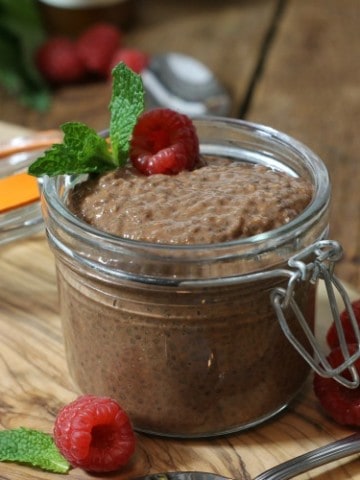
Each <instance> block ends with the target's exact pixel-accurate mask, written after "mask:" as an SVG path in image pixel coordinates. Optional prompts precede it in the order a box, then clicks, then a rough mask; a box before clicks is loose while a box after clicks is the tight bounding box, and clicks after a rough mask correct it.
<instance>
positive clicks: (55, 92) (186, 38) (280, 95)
mask: <svg viewBox="0 0 360 480" xmlns="http://www.w3.org/2000/svg"><path fill="white" fill-rule="evenodd" d="M100 22H107V23H111V24H112V25H113V26H114V27H115V28H116V29H118V31H119V32H120V33H119V35H120V40H119V43H118V45H117V46H118V50H119V49H120V50H124V49H127V50H129V49H130V50H132V51H133V50H135V51H136V52H137V55H138V57H136V59H137V62H138V63H137V64H136V65H137V66H138V67H139V68H140V70H141V69H142V68H146V65H147V62H149V61H151V59H152V58H153V57H154V56H156V55H159V54H162V53H166V52H178V53H181V54H185V55H191V56H192V57H193V58H195V59H197V60H199V61H200V62H202V64H203V65H205V66H206V67H207V68H208V69H209V70H211V71H212V72H213V73H214V75H215V76H216V78H217V79H218V81H219V82H220V84H221V85H222V86H223V87H224V88H225V89H226V91H227V92H228V94H229V96H230V98H231V104H230V108H229V112H228V115H230V116H234V117H238V118H244V119H247V120H250V121H255V122H259V123H264V124H267V125H271V126H272V127H274V128H277V129H279V130H282V131H284V132H286V133H288V134H290V135H292V136H294V137H296V138H297V139H299V140H301V141H302V142H304V143H305V144H307V145H308V146H309V147H310V148H312V149H313V150H314V151H315V152H317V153H318V155H319V156H320V157H322V159H323V160H324V162H325V163H326V165H327V167H328V169H329V172H330V175H331V178H332V182H333V202H332V204H333V206H332V213H331V215H332V218H331V232H330V233H331V237H332V238H335V239H337V240H339V241H340V242H341V243H342V245H343V247H344V250H345V256H344V260H343V261H342V262H341V265H340V266H339V269H338V274H339V275H340V276H341V277H342V278H343V279H345V280H346V281H348V282H349V283H351V284H352V285H354V286H355V287H357V288H358V289H360V215H359V212H360V194H359V188H358V185H359V181H360V162H359V159H358V156H359V154H358V152H359V151H360V140H359V135H358V122H359V118H360V63H359V48H360V29H359V24H360V2H359V1H358V0H341V1H339V0H301V2H300V1H296V0H191V1H189V0H184V1H181V2H180V1H178V0H122V1H119V0H118V1H115V0H107V1H106V0H104V1H102V2H101V1H100V0H93V1H89V0H88V1H86V0H73V1H71V0H63V1H56V0H41V1H40V0H39V1H38V0H17V1H16V2H14V1H13V0H0V120H1V121H2V122H7V123H12V124H16V125H21V126H23V127H26V128H30V129H34V130H44V129H49V128H58V126H59V125H60V124H61V123H63V122H65V121H68V120H77V121H83V122H85V123H87V124H88V125H90V126H92V127H93V128H95V129H98V130H100V129H103V128H104V127H106V126H107V125H108V121H109V115H108V103H109V99H110V92H111V81H110V80H109V77H108V76H107V75H106V74H99V73H98V72H95V71H92V72H90V71H89V68H88V69H87V70H86V72H85V73H84V71H80V73H79V72H77V75H78V77H77V76H76V75H74V77H75V79H71V75H72V74H74V72H75V73H76V68H75V67H73V70H71V69H69V72H70V73H69V72H68V77H67V78H66V79H65V81H64V79H62V80H61V81H60V79H59V81H55V80H54V79H52V80H51V81H49V78H48V77H47V76H46V74H45V73H44V72H46V68H45V67H44V65H45V66H46V65H48V64H47V63H46V62H43V63H42V64H41V62H40V64H39V63H37V61H36V58H37V55H39V53H38V52H39V49H41V48H44V44H46V42H49V41H51V40H53V38H54V37H58V36H61V37H66V39H67V41H68V42H69V41H70V42H74V43H72V45H74V44H75V43H77V42H79V38H81V37H82V36H83V35H84V32H85V31H86V30H87V29H88V28H90V27H91V26H94V25H96V24H98V23H100ZM103 37H104V38H105V35H104V36H103ZM98 43H99V44H101V43H102V42H101V41H99V42H98ZM90 44H91V42H90ZM104 44H106V42H104ZM86 45H87V44H86V42H85V47H84V51H85V53H83V55H85V57H86V56H87V60H89V59H90V60H91V58H92V57H95V50H96V49H95V48H94V47H91V48H86ZM73 50H77V48H75V47H73ZM89 51H90V55H89ZM86 52H87V53H86ZM91 52H93V55H92V54H91ZM117 53H118V52H117ZM122 54H124V52H122ZM139 54H140V56H139ZM141 55H143V56H141ZM44 57H45V58H47V61H48V62H49V63H50V64H52V62H51V59H52V58H53V57H52V56H51V55H50V61H49V58H48V57H46V55H44ZM128 58H132V61H134V57H131V56H130V57H128ZM139 59H140V60H139ZM53 64H55V66H56V65H59V64H60V61H59V60H58V61H55V62H53ZM69 64H71V65H74V64H72V63H71V61H69ZM76 65H77V64H76V63H75V66H76ZM77 67H78V65H77ZM60 71H61V72H63V73H64V72H65V67H63V68H61V69H60ZM55 72H56V68H55ZM191 73H192V72H191V71H190V72H187V74H188V75H190V76H191Z"/></svg>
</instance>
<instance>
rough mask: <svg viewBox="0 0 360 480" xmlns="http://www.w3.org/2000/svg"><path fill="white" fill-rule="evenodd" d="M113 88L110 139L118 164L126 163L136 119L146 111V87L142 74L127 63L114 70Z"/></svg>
mask: <svg viewBox="0 0 360 480" xmlns="http://www.w3.org/2000/svg"><path fill="white" fill-rule="evenodd" d="M113 78H114V80H113V90H112V97H111V102H110V113H111V118H110V141H111V145H112V149H113V157H114V158H115V161H116V163H117V165H120V166H122V165H124V164H125V163H126V160H127V158H128V154H129V145H130V139H131V134H132V131H133V129H134V127H135V124H136V121H137V119H138V117H139V115H141V113H142V112H143V111H144V108H145V100H144V88H143V84H142V80H141V77H140V75H136V74H135V73H134V72H132V70H130V69H129V68H127V67H126V66H125V64H123V63H120V64H119V65H117V66H116V67H115V69H114V70H113Z"/></svg>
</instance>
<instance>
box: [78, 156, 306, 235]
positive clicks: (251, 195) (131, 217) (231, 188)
mask: <svg viewBox="0 0 360 480" xmlns="http://www.w3.org/2000/svg"><path fill="white" fill-rule="evenodd" d="M311 197H312V186H311V185H310V184H309V183H308V182H306V181H304V180H303V179H298V178H295V177H292V176H290V175H288V174H286V173H281V172H278V171H274V170H271V169H269V168H267V167H265V166H261V165H254V164H249V163H245V162H238V161H231V160H227V159H220V158H210V159H208V160H207V162H206V163H205V165H203V166H202V167H200V168H197V169H196V170H193V171H187V170H185V171H182V172H180V173H178V174H177V175H161V174H160V175H159V174H158V175H151V176H149V177H147V176H144V175H142V174H140V173H138V172H137V171H136V170H135V169H134V168H133V167H131V166H128V167H126V168H119V169H117V170H115V171H112V172H110V173H107V174H105V175H101V176H97V177H95V178H93V179H90V180H88V181H87V182H85V183H81V184H79V185H78V186H77V187H75V189H74V191H73V193H72V195H71V196H70V198H69V207H70V209H71V210H72V211H73V213H74V214H75V215H77V216H78V217H80V218H81V219H82V220H84V221H85V222H87V223H89V224H90V225H93V226H94V227H96V228H98V229H99V230H103V231H105V232H107V233H111V234H114V235H117V236H120V237H123V238H128V239H132V240H141V241H145V242H151V243H165V244H186V245H193V244H199V243H221V242H227V241H231V240H235V239H239V238H246V237H251V236H253V235H257V234H259V233H263V232H266V231H269V230H273V229H275V228H278V227H280V226H281V225H283V224H286V223H288V222H290V221H291V220H292V219H293V218H295V217H296V216H297V215H299V213H300V212H301V211H302V210H304V208H305V207H306V205H307V204H308V203H309V202H310V200H311Z"/></svg>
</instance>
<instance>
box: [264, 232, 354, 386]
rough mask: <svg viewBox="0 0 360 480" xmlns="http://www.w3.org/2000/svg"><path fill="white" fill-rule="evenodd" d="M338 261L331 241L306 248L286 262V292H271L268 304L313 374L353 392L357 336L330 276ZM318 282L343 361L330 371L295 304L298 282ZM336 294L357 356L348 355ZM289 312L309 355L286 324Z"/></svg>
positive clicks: (335, 244)
mask: <svg viewBox="0 0 360 480" xmlns="http://www.w3.org/2000/svg"><path fill="white" fill-rule="evenodd" d="M341 257H342V247H341V246H340V244H339V243H338V242H336V241H333V240H321V241H319V242H316V243H314V244H313V245H310V246H309V247H307V248H305V249H304V250H302V251H301V252H300V253H299V254H297V255H294V256H293V257H291V258H290V259H289V261H288V266H289V267H290V268H291V269H292V270H290V272H289V274H290V276H289V282H288V285H287V287H286V288H275V289H274V290H273V291H272V292H271V302H272V305H273V307H274V309H275V312H276V314H277V317H278V320H279V323H280V326H281V328H282V330H283V332H284V334H285V336H286V337H287V339H288V340H289V342H290V343H291V344H292V345H293V347H294V348H295V349H296V350H297V351H298V352H299V353H300V355H302V357H303V358H304V359H305V360H306V361H307V362H308V364H309V365H310V366H311V367H312V368H313V370H314V371H315V372H317V373H318V374H319V375H321V376H324V377H331V378H334V379H335V380H336V381H338V382H339V383H340V384H341V385H344V386H346V387H349V388H356V387H358V386H359V384H360V379H359V374H358V372H357V370H356V368H355V366H354V362H355V361H356V360H357V359H358V358H359V357H360V332H359V327H358V324H357V321H356V318H355V315H354V312H353V309H352V306H351V301H350V299H349V296H348V294H347V292H346V290H345V288H344V287H343V286H342V284H341V283H340V281H339V280H338V279H337V278H336V276H335V275H334V273H333V271H334V265H335V263H336V262H337V261H338V260H339V259H340V258H341ZM318 280H322V281H324V284H325V287H326V292H327V296H328V299H329V305H330V311H331V316H332V318H333V320H334V323H335V325H336V330H337V333H338V337H339V343H340V348H341V351H342V354H343V357H344V361H343V363H342V364H341V365H339V366H338V367H336V368H333V367H332V366H331V365H330V363H329V362H328V360H327V358H326V356H327V355H326V353H325V352H323V351H322V347H321V345H320V343H319V342H318V340H317V339H316V337H315V335H314V333H313V332H312V330H311V328H310V326H309V324H308V322H307V321H306V320H305V318H304V315H303V314H302V312H301V310H300V308H299V306H298V304H297V302H296V300H295V290H296V285H297V284H299V282H311V283H314V284H316V283H317V282H318ZM336 291H337V292H338V293H339V294H340V296H341V298H342V301H343V304H344V308H345V309H346V310H347V312H348V314H349V318H350V324H351V327H352V329H353V331H354V335H355V338H356V343H357V345H358V348H357V350H356V352H355V353H353V354H352V355H350V353H349V348H348V345H347V343H346V340H345V334H344V330H343V328H342V325H341V321H340V313H339V308H338V305H337V300H336V295H335V292H336ZM289 308H290V309H291V310H292V311H293V313H294V315H295V318H296V319H297V321H298V322H299V324H300V326H301V328H302V330H303V332H304V334H305V335H306V338H307V339H308V341H309V344H310V346H311V349H312V353H311V352H309V351H308V350H307V349H306V348H305V347H304V346H303V345H302V344H301V342H300V341H299V340H298V339H297V338H296V336H295V335H294V334H293V333H292V331H291V329H290V326H289V324H288V322H287V320H286V310H287V309H289Z"/></svg>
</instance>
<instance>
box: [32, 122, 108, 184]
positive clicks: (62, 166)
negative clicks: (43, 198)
mask: <svg viewBox="0 0 360 480" xmlns="http://www.w3.org/2000/svg"><path fill="white" fill-rule="evenodd" d="M61 129H62V131H63V132H64V141H63V143H55V144H54V145H53V146H52V147H51V149H50V150H47V151H46V152H45V154H44V155H43V156H41V157H39V158H38V159H37V160H36V161H35V162H34V163H33V164H31V165H30V167H29V173H30V174H31V175H35V176H37V177H38V176H41V175H49V176H54V175H64V174H78V173H99V172H104V171H107V170H112V169H114V168H116V165H115V164H114V160H113V157H112V155H111V152H110V148H109V144H108V143H107V141H106V140H105V138H103V137H100V136H99V135H98V134H97V133H96V131H95V130H93V129H92V128H90V127H88V126H87V125H85V124H83V123H79V122H68V123H64V124H63V125H62V126H61Z"/></svg>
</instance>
